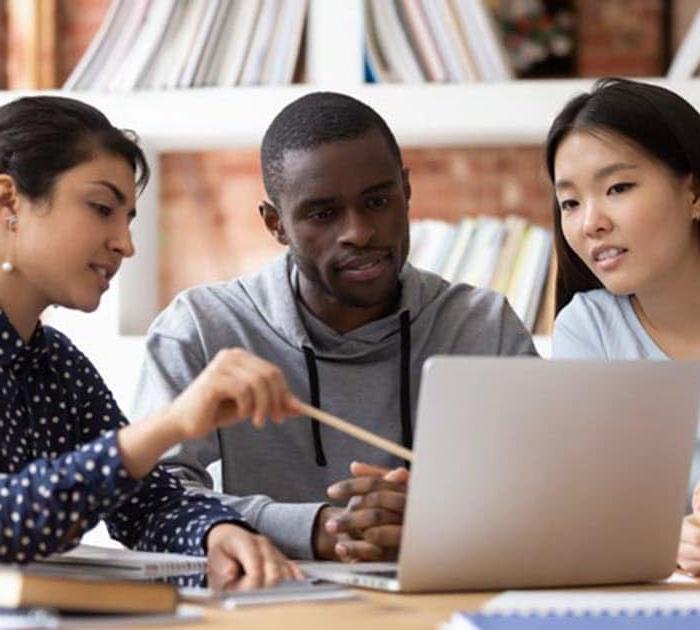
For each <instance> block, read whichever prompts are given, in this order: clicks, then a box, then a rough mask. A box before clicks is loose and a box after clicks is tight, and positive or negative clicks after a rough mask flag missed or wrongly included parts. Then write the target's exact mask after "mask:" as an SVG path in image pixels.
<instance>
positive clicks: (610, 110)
mask: <svg viewBox="0 0 700 630" xmlns="http://www.w3.org/2000/svg"><path fill="white" fill-rule="evenodd" d="M574 131H593V132H595V131H599V132H606V131H607V132H611V133H614V134H617V135H619V136H621V137H623V138H626V139H627V140H629V141H631V142H633V143H634V144H636V145H637V146H639V147H641V149H642V150H643V151H646V152H647V153H648V154H649V155H651V156H652V157H654V158H656V159H657V160H659V161H660V162H662V163H663V164H665V165H666V166H667V167H668V168H669V169H670V170H671V171H673V172H674V173H675V174H676V175H678V176H685V175H693V176H694V177H695V178H697V179H698V181H700V113H698V111H697V110H696V109H695V108H694V107H693V106H692V105H691V104H690V103H688V102H687V101H686V100H685V99H683V98H682V97H680V96H679V95H678V94H675V93H674V92H671V91H670V90H667V89H666V88H662V87H659V86H658V85H652V84H649V83H642V82H640V81H632V80H629V79H618V78H614V77H610V78H604V79H599V80H598V81H596V83H595V85H594V86H593V89H592V90H591V91H590V92H587V93H584V94H579V95H578V96H576V97H574V98H572V99H571V100H570V101H569V102H568V103H567V104H566V105H565V106H564V108H563V109H562V111H561V112H560V113H559V115H558V116H557V117H556V118H555V120H554V122H553V123H552V126H551V127H550V129H549V133H548V135H547V141H546V144H545V162H546V166H547V172H548V174H549V178H550V180H551V181H552V183H554V177H555V173H554V162H555V159H556V155H557V151H558V149H559V146H560V145H561V143H562V142H563V141H564V139H566V138H567V136H568V135H569V134H570V133H572V132H574ZM553 216H554V245H555V249H556V253H557V281H556V299H555V302H556V307H555V308H556V312H557V313H558V312H559V311H560V310H561V309H562V308H564V306H566V305H567V304H568V303H569V301H570V300H571V298H572V297H573V296H574V294H575V293H578V292H581V291H589V290H591V289H599V288H602V287H603V284H602V283H601V281H600V280H598V278H597V277H596V276H595V275H594V274H593V272H592V271H591V270H590V269H589V268H588V267H587V266H586V264H585V263H584V262H583V261H582V260H581V259H580V258H579V257H578V256H577V255H576V254H575V252H574V251H573V250H572V249H571V247H570V246H569V244H568V243H567V242H566V239H565V238H564V233H563V231H562V226H561V212H560V209H559V206H558V204H557V202H556V200H555V201H554V215H553ZM698 237H699V238H700V230H699V231H698Z"/></svg>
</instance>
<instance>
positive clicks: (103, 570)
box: [31, 545, 207, 580]
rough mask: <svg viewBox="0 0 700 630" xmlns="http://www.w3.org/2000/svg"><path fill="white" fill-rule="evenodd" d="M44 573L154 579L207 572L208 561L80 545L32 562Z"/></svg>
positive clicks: (183, 556)
mask: <svg viewBox="0 0 700 630" xmlns="http://www.w3.org/2000/svg"><path fill="white" fill-rule="evenodd" d="M31 566H32V568H37V569H39V570H41V571H42V572H43V573H51V574H54V575H66V576H80V575H83V574H88V575H92V576H98V577H104V578H127V579H136V580H138V579H151V578H160V577H168V576H175V575H193V574H198V573H206V571H207V559H206V558H204V557H200V556H187V555H183V554H177V553H155V552H147V551H133V550H130V549H111V548H106V547H96V546H93V545H78V546H77V547H75V548H74V549H71V550H70V551H67V552H65V553H60V554H54V555H52V556H49V557H48V558H43V559H41V560H40V561H38V562H36V563H32V565H31Z"/></svg>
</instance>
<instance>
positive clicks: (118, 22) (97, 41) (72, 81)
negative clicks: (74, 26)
mask: <svg viewBox="0 0 700 630" xmlns="http://www.w3.org/2000/svg"><path fill="white" fill-rule="evenodd" d="M127 9H128V7H127V6H126V2H124V1H123V0H112V3H111V4H110V5H109V7H108V9H107V14H106V15H105V17H104V19H103V20H102V22H101V23H100V27H99V29H98V30H97V33H96V34H95V36H94V37H93V38H92V41H91V42H90V45H89V46H88V48H87V50H86V51H85V52H84V53H83V56H82V57H81V58H80V61H78V64H77V65H76V66H75V68H73V71H72V72H71V73H70V75H69V76H68V78H67V79H66V81H65V83H64V84H63V89H64V90H79V89H85V88H86V87H89V86H90V85H92V82H93V81H94V80H95V77H96V76H97V73H98V72H99V71H100V69H101V67H102V66H103V65H104V63H105V61H106V59H107V57H108V56H109V51H110V49H111V47H112V46H113V45H114V40H115V39H116V38H117V37H118V34H119V31H120V30H121V28H122V25H123V24H124V22H125V21H126V14H127Z"/></svg>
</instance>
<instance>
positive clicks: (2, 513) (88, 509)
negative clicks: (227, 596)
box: [0, 311, 240, 562]
mask: <svg viewBox="0 0 700 630" xmlns="http://www.w3.org/2000/svg"><path fill="white" fill-rule="evenodd" d="M125 424H126V420H125V418H124V416H123V415H122V414H121V412H120V410H119V408H118V407H117V405H116V403H115V401H114V399H113V398H112V395H111V393H110V392H109V390H108V389H107V388H106V387H105V385H104V383H103V382H102V379H101V378H100V376H99V375H98V373H97V371H96V370H95V368H94V367H93V366H92V364H91V363H90V362H89V361H88V359H87V358H86V357H85V356H84V355H83V354H82V353H80V352H79V351H78V350H77V349H76V348H75V347H74V346H73V345H72V344H71V343H70V341H69V340H68V338H67V337H65V336H64V335H62V334H61V333H59V332H58V331H56V330H54V329H53V328H50V327H48V326H41V325H39V326H38V327H37V329H36V330H35V332H34V334H33V336H32V338H31V339H30V340H29V342H28V343H24V342H23V341H22V339H21V338H20V337H19V335H18V334H17V332H16V331H15V329H14V328H13V327H12V325H11V324H10V322H9V320H8V319H7V317H6V315H5V314H4V313H3V312H2V311H0V562H28V561H30V560H32V559H33V558H35V557H38V556H46V555H49V554H51V553H53V552H56V551H65V550H66V549H69V548H71V547H73V546H75V545H76V544H77V543H78V542H79V540H80V537H81V536H82V534H84V533H85V532H86V531H87V530H89V529H91V528H92V527H94V525H95V524H96V523H97V522H98V521H99V520H100V519H104V520H106V522H107V527H108V529H109V532H110V535H111V536H112V537H113V538H116V539H117V540H119V541H121V542H122V543H123V544H124V545H126V546H127V547H131V548H136V549H142V550H147V551H166V550H168V551H173V552H178V553H189V554H193V555H202V554H203V553H204V548H203V539H204V536H205V535H206V533H207V531H208V530H209V529H210V528H211V527H212V526H213V525H214V524H216V523H220V522H240V516H239V514H238V513H237V512H236V511H235V510H233V509H232V508H230V507H227V506H224V505H222V504H221V503H220V502H218V501H217V500H216V499H213V498H209V497H203V496H193V495H192V494H191V493H188V494H185V491H184V489H183V488H182V486H181V485H180V483H179V482H178V481H177V480H176V479H175V478H173V477H172V476H170V475H169V474H168V473H167V472H165V471H164V470H163V469H162V468H161V467H156V468H155V469H154V470H153V471H152V472H151V473H150V474H149V475H148V476H147V477H145V478H143V479H141V480H139V481H137V480H134V479H131V478H130V477H129V475H128V473H127V472H126V470H125V469H124V467H123V465H122V462H121V458H120V454H119V450H118V448H117V438H116V432H115V429H117V428H119V427H121V426H124V425H125Z"/></svg>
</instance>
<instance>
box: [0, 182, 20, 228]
mask: <svg viewBox="0 0 700 630" xmlns="http://www.w3.org/2000/svg"><path fill="white" fill-rule="evenodd" d="M18 205H19V200H18V197H17V186H16V185H15V180H14V179H12V177H10V176H9V175H7V174H6V173H0V220H2V221H3V222H5V221H9V220H10V219H11V218H12V217H15V218H16V217H17V207H18Z"/></svg>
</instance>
